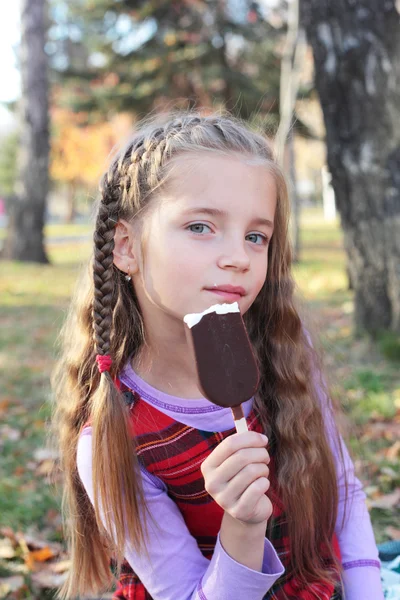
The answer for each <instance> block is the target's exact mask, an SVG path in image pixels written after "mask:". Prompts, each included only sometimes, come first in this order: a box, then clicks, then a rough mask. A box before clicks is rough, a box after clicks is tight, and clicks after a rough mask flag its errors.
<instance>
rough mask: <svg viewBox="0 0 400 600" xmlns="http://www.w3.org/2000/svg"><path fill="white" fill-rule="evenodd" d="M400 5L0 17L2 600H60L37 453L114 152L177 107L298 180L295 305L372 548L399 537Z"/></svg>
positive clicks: (196, 6) (8, 9)
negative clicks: (231, 126) (146, 120)
mask: <svg viewBox="0 0 400 600" xmlns="http://www.w3.org/2000/svg"><path fill="white" fill-rule="evenodd" d="M317 4H318V7H317ZM399 10H400V9H399V3H398V2H397V3H396V2H395V1H394V0H393V2H391V1H388V2H386V3H377V2H373V1H372V0H360V1H359V2H345V1H343V2H338V3H337V6H336V5H335V6H334V7H332V6H331V7H330V8H329V2H328V1H325V0H319V1H318V3H316V2H315V1H313V0H300V2H297V0H290V1H289V2H283V1H282V2H281V1H280V0H276V1H275V0H262V1H259V2H253V1H247V0H225V1H221V0H208V1H203V0H186V1H181V2H176V1H175V2H174V1H172V0H168V1H165V0H162V1H161V0H160V1H159V2H151V1H150V0H148V1H133V0H123V1H120V2H117V1H116V0H97V1H93V0H71V1H70V2H68V3H66V2H63V1H62V0H50V1H49V2H48V3H47V4H46V3H45V2H44V1H43V0H30V1H29V2H28V1H25V0H20V1H19V2H14V3H13V4H12V5H11V4H10V5H9V6H5V5H4V4H3V5H2V6H1V7H0V33H1V35H0V38H1V39H0V44H2V46H1V47H0V57H1V58H0V69H1V76H0V100H1V104H0V245H1V259H0V303H1V309H0V310H1V312H0V326H1V333H0V336H1V337H0V370H1V375H0V377H1V387H0V394H1V396H0V416H1V424H0V451H1V458H0V597H1V598H15V599H16V598H52V597H53V596H54V588H55V587H56V586H57V585H59V584H60V583H61V582H62V581H63V579H64V577H65V573H66V572H67V569H68V564H69V563H68V555H67V553H66V550H65V546H64V540H63V535H62V521H61V515H60V494H59V491H60V490H59V487H57V484H58V483H59V481H57V477H55V476H54V472H55V471H54V465H55V464H57V455H56V454H55V453H54V451H52V450H51V449H50V448H49V447H48V445H47V443H46V432H47V427H48V420H49V417H50V413H51V400H52V398H51V391H50V385H49V376H50V372H51V369H52V366H53V364H54V361H55V358H56V352H57V347H56V339H57V335H58V332H59V330H60V327H61V325H62V323H63V320H64V318H65V315H66V310H67V307H68V303H69V300H70V297H71V294H72V291H73V286H74V283H75V280H76V277H77V275H78V273H79V270H80V267H81V265H82V264H83V263H84V262H85V260H86V259H87V257H88V256H89V252H90V247H91V243H90V240H91V232H92V220H91V214H92V205H93V201H94V199H95V198H96V196H97V188H98V183H99V178H100V175H101V173H102V171H103V170H104V169H105V168H106V167H107V163H108V160H109V155H110V153H111V152H112V151H113V148H114V147H115V145H116V144H117V145H121V144H122V143H123V142H124V141H125V139H126V137H127V135H128V133H129V132H130V131H133V130H134V127H135V122H136V121H137V120H138V119H140V118H141V117H143V116H145V115H146V114H148V113H150V112H151V113H157V112H159V111H165V110H169V109H173V108H178V107H181V108H188V107H194V106H196V107H197V108H199V109H200V110H202V111H203V112H204V113H207V112H209V111H211V110H224V109H228V110H229V111H231V112H232V113H233V114H234V115H237V116H239V117H241V118H244V119H246V120H248V121H249V122H250V123H251V124H253V125H255V126H257V127H259V128H261V129H262V130H263V131H264V133H265V135H268V136H269V137H270V138H271V140H274V143H275V148H276V152H277V155H278V157H279V160H280V161H281V163H282V164H283V166H284V168H285V170H286V171H287V174H288V177H289V178H290V181H291V202H292V208H293V218H292V223H291V236H292V243H293V247H294V255H295V264H294V274H295V279H296V283H297V290H296V294H297V296H298V298H299V300H300V302H301V303H302V305H303V310H304V311H305V312H306V313H307V315H308V318H309V319H310V320H311V321H312V323H313V324H314V326H315V330H316V331H317V333H318V336H319V340H320V346H321V350H322V351H323V353H324V361H325V368H326V373H327V377H328V381H329V384H330V390H331V393H332V395H335V397H337V398H339V399H340V401H341V403H342V406H343V408H344V411H345V414H346V416H347V423H346V424H344V426H345V427H346V429H347V432H348V434H349V447H350V451H351V453H352V456H353V459H354V462H355V467H356V472H357V475H358V477H359V478H360V479H361V481H362V482H363V484H364V489H365V492H366V495H367V503H368V507H369V509H370V514H371V519H372V523H373V527H374V531H375V535H376V539H377V542H378V543H380V542H384V541H387V540H400V527H399V517H400V469H399V463H400V435H399V434H400V377H399V366H400V301H399V298H400V272H399V264H400V260H399V259H400V243H399V240H400V180H399V177H398V172H400V131H399V123H400V64H399V63H400V16H399ZM35 36H36V37H35ZM396 174H397V175H396ZM331 179H332V181H331ZM50 474H52V475H51V476H50Z"/></svg>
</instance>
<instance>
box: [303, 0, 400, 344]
mask: <svg viewBox="0 0 400 600" xmlns="http://www.w3.org/2000/svg"><path fill="white" fill-rule="evenodd" d="M300 8H301V12H302V21H303V23H304V25H305V27H306V31H307V35H308V39H309V41H310V43H311V45H312V48H313V52H314V60H315V81H316V87H317V90H318V93H319V96H320V100H321V105H322V109H323V113H324V119H325V126H326V136H327V147H328V164H329V169H330V171H331V173H332V183H333V187H334V190H335V195H336V202H337V207H338V210H339V212H340V216H341V222H342V227H343V230H344V242H345V247H346V252H347V255H348V265H349V271H350V277H351V282H352V285H353V287H354V291H355V325H356V332H359V331H361V330H364V331H367V332H369V333H371V334H373V335H375V334H376V333H377V332H378V331H380V330H388V329H392V330H393V331H397V332H399V331H400V244H399V240H400V176H399V173H400V126H399V124H400V61H399V56H400V15H399V4H398V2H397V3H396V0H385V1H384V2H382V1H381V0H358V2H348V1H344V0H337V1H336V2H331V1H329V0H301V2H300Z"/></svg>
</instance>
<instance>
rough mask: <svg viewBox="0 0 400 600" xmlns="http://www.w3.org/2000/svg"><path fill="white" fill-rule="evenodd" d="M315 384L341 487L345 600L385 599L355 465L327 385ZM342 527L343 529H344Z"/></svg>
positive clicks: (340, 536) (339, 533)
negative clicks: (333, 408) (338, 432)
mask: <svg viewBox="0 0 400 600" xmlns="http://www.w3.org/2000/svg"><path fill="white" fill-rule="evenodd" d="M315 385H316V389H317V392H318V395H319V398H320V401H321V406H322V411H323V415H324V419H325V425H326V431H327V436H328V439H329V442H330V445H331V448H332V451H333V455H334V458H335V463H336V470H337V477H338V485H339V508H338V517H337V520H336V527H335V531H336V534H337V537H338V541H339V546H340V551H341V555H342V565H343V569H344V572H343V581H344V586H345V593H346V600H359V599H360V598H362V599H363V600H383V597H384V596H383V590H382V583H381V577H380V561H379V555H378V549H377V547H376V543H375V538H374V532H373V529H372V525H371V520H370V516H369V513H368V509H367V506H366V503H365V499H366V496H365V493H364V491H363V488H362V484H361V482H360V480H359V479H357V477H356V476H355V474H354V465H353V462H352V460H351V458H350V455H349V452H348V450H347V448H346V445H345V443H344V441H343V438H342V436H341V435H339V439H338V438H337V427H336V424H335V420H334V417H333V415H332V407H331V402H330V399H329V398H328V396H327V393H326V391H325V390H326V383H325V381H324V379H322V383H321V382H319V381H318V380H317V375H315ZM339 444H340V447H341V448H342V452H343V458H344V468H343V464H342V462H341V460H340V453H339ZM345 475H347V480H348V504H347V509H346V513H345V521H344V523H342V521H343V516H344V503H345V497H346V488H345ZM342 525H343V526H342Z"/></svg>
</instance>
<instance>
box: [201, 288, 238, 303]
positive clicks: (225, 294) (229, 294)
mask: <svg viewBox="0 0 400 600" xmlns="http://www.w3.org/2000/svg"><path fill="white" fill-rule="evenodd" d="M207 292H211V293H212V294H218V296H222V297H223V298H225V300H230V301H231V302H237V301H238V300H239V299H240V298H241V297H242V295H241V294H234V293H232V292H223V291H221V290H207Z"/></svg>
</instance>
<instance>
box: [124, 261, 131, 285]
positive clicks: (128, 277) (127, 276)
mask: <svg viewBox="0 0 400 600" xmlns="http://www.w3.org/2000/svg"><path fill="white" fill-rule="evenodd" d="M125 279H126V280H127V281H130V280H131V279H132V277H131V276H130V275H129V265H128V275H125Z"/></svg>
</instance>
